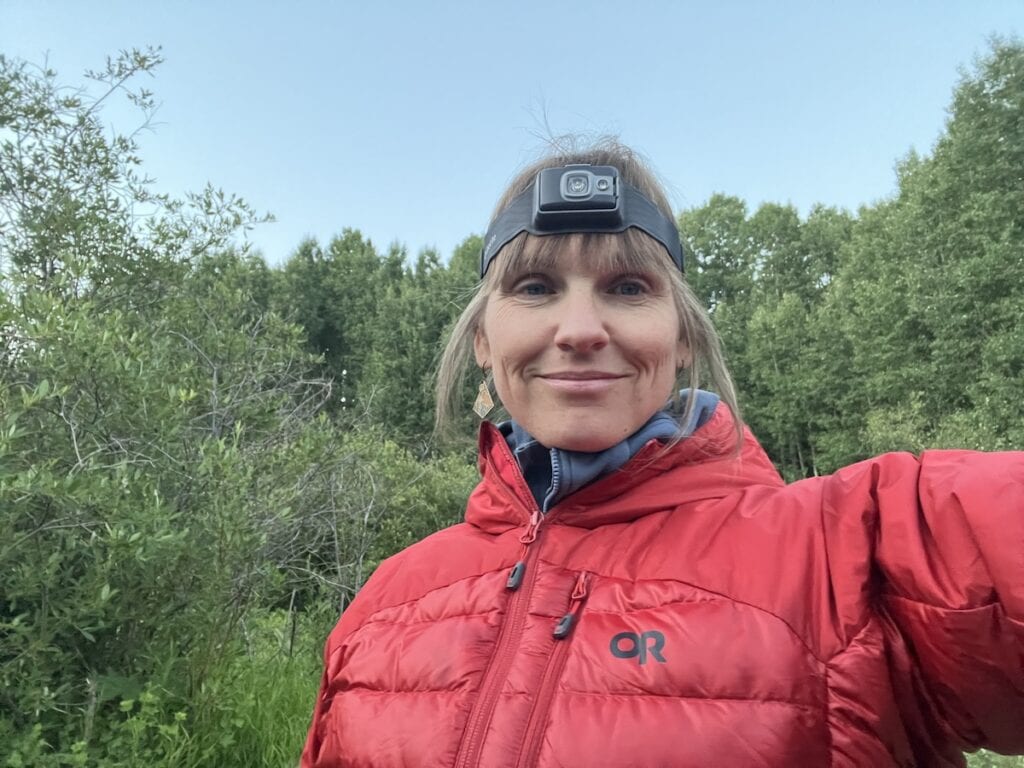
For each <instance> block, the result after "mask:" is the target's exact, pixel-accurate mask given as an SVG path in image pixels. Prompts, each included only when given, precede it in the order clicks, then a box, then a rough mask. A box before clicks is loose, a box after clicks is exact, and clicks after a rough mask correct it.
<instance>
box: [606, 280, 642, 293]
mask: <svg viewBox="0 0 1024 768" xmlns="http://www.w3.org/2000/svg"><path fill="white" fill-rule="evenodd" d="M612 292H613V293H617V294H619V295H620V296H642V295H643V294H644V293H646V292H647V288H646V287H645V286H644V284H643V283H641V282H640V281H638V280H621V281H619V282H618V283H616V284H615V285H614V286H613V288H612Z"/></svg>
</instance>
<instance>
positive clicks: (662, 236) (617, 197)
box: [480, 165, 683, 277]
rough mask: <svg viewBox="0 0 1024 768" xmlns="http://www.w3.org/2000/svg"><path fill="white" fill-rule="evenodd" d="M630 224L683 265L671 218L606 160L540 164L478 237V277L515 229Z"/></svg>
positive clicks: (558, 230) (602, 228) (620, 228)
mask: <svg viewBox="0 0 1024 768" xmlns="http://www.w3.org/2000/svg"><path fill="white" fill-rule="evenodd" d="M630 227H636V228H637V229H639V230H642V231H643V232H646V233H647V234H648V235H650V236H651V237H653V238H654V239H655V240H657V241H658V242H659V243H661V244H662V245H663V246H665V250H666V251H667V252H668V255H669V257H670V258H671V259H672V261H673V262H674V263H675V264H676V266H678V267H679V269H680V270H682V269H683V246H682V243H681V242H680V241H679V230H678V229H676V225H675V222H673V221H672V220H671V219H669V218H668V217H666V216H665V214H663V213H662V212H661V210H660V209H659V208H658V206H656V205H655V204H654V203H652V202H651V201H650V200H648V199H647V198H646V197H645V196H644V195H643V194H642V193H641V192H640V191H639V190H638V189H636V188H635V187H633V186H631V185H629V184H627V183H626V182H624V181H622V180H621V179H620V178H619V172H618V169H617V168H615V167H614V166H610V165H566V166H564V167H561V168H545V169H544V170H542V171H541V172H540V173H538V174H537V178H536V179H534V181H533V183H532V184H531V185H530V186H529V187H527V188H526V190H524V191H523V192H521V193H520V194H519V195H517V196H516V197H515V198H513V200H512V202H510V203H509V204H508V206H506V207H505V209H504V210H503V211H502V212H501V213H499V214H498V215H497V216H496V217H495V219H494V221H493V222H491V226H490V227H488V229H487V234H486V235H485V236H484V247H483V250H482V252H481V254H480V276H481V277H483V276H484V275H485V274H486V273H487V269H488V268H489V267H490V266H491V262H492V261H494V257H495V256H497V255H498V252H499V251H500V250H501V249H502V248H503V247H504V246H505V245H507V244H508V242H509V241H510V240H512V239H513V238H514V237H516V236H517V235H519V234H520V233H521V232H529V233H530V234H533V235H554V234H567V233H574V232H613V233H614V232H624V231H625V230H627V229H629V228H630Z"/></svg>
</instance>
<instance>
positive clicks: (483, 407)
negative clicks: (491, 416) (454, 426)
mask: <svg viewBox="0 0 1024 768" xmlns="http://www.w3.org/2000/svg"><path fill="white" fill-rule="evenodd" d="M493 407H494V400H493V398H492V397H491V388H490V387H489V386H487V379H484V380H483V381H481V382H480V387H479V388H478V389H477V391H476V400H474V401H473V413H475V414H476V415H477V416H479V417H480V418H481V419H484V418H487V414H488V413H490V412H491V408H493Z"/></svg>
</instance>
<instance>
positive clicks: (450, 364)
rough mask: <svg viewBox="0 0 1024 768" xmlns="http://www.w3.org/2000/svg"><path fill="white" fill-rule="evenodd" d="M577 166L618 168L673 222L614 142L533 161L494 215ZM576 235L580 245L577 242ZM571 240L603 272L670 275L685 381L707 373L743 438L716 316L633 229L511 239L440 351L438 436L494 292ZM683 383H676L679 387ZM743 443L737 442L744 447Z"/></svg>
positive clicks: (446, 427)
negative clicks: (538, 183) (687, 356)
mask: <svg viewBox="0 0 1024 768" xmlns="http://www.w3.org/2000/svg"><path fill="white" fill-rule="evenodd" d="M570 163H586V164H589V165H614V166H615V167H616V168H618V170H619V174H620V177H621V178H622V179H623V180H624V181H625V182H626V183H628V184H630V185H632V186H633V187H635V188H636V189H638V190H639V191H640V192H641V193H643V195H644V196H645V197H647V198H648V199H649V200H651V201H652V202H653V203H654V204H655V205H657V206H658V208H659V209H660V210H661V211H662V213H664V214H665V215H666V216H667V217H668V218H669V219H670V220H673V219H674V217H673V215H672V210H671V208H670V207H669V204H668V200H667V198H666V196H665V193H664V192H663V191H662V189H661V186H660V184H659V183H658V181H657V179H656V178H655V176H654V174H653V173H652V172H651V171H650V170H649V169H648V168H647V166H646V165H645V164H644V163H643V161H641V160H640V158H639V157H638V156H637V155H636V153H634V152H633V151H632V150H631V149H629V148H628V147H625V146H623V145H622V144H620V143H619V142H618V141H616V140H614V139H606V140H603V141H602V142H600V143H599V144H596V145H594V146H593V147H590V148H588V149H585V150H582V151H573V150H571V149H570V150H568V151H563V150H557V149H556V151H554V152H552V153H550V154H549V155H547V156H546V157H544V158H542V159H541V160H539V161H537V162H535V163H533V164H532V165H530V166H529V167H528V168H526V169H525V170H523V171H522V172H521V173H519V174H518V175H517V176H516V177H515V179H513V180H512V183H511V184H509V186H508V189H506V191H505V193H504V194H503V195H502V196H501V199H500V200H499V201H498V205H497V206H496V208H495V212H494V215H493V216H492V219H493V218H494V217H496V216H497V215H498V214H499V213H500V212H501V211H502V210H503V209H504V208H505V206H507V205H508V204H509V202H510V201H511V200H512V199H513V198H514V197H516V195H518V194H520V193H521V192H523V191H524V190H525V189H527V188H528V187H529V186H530V184H532V183H533V180H534V179H535V178H536V176H537V174H538V173H539V172H540V171H541V170H543V169H544V168H553V167H558V166H562V165H568V164H570ZM574 240H575V242H574ZM570 245H578V247H579V248H580V249H581V252H584V253H586V254H587V258H588V260H592V261H593V262H594V263H595V264H597V265H598V267H599V268H600V269H602V270H604V269H616V270H623V271H628V272H641V273H642V272H648V273H653V274H656V275H658V276H659V277H661V278H663V279H664V280H665V281H666V283H667V284H668V285H669V287H670V290H671V294H672V298H673V301H674V303H675V306H676V312H677V314H678V316H679V326H680V332H681V334H682V339H683V340H684V341H685V342H686V344H687V346H688V347H689V349H690V352H691V354H692V361H691V364H690V366H689V368H688V369H687V375H686V381H685V385H686V386H687V387H689V388H690V389H694V390H695V389H698V388H699V387H700V384H701V380H702V377H703V374H704V373H705V372H706V373H707V376H708V378H709V380H710V383H711V385H712V386H713V388H714V389H715V391H716V392H717V393H718V395H719V397H721V399H722V401H723V402H724V403H725V404H726V405H727V406H728V407H729V410H731V411H732V414H733V417H734V419H735V421H736V429H737V438H739V437H740V436H741V435H742V431H743V423H742V420H741V419H740V410H739V405H738V403H737V401H736V391H735V388H734V386H733V382H732V376H731V375H730V374H729V369H728V368H727V367H726V365H725V359H724V357H723V355H722V349H721V343H720V341H719V337H718V333H717V331H715V329H714V326H713V325H712V324H711V318H710V317H709V316H708V313H707V310H705V309H704V307H703V305H702V304H701V303H700V300H699V299H698V298H697V296H696V295H695V294H694V293H693V290H692V289H691V288H690V286H689V285H688V284H687V283H686V281H685V280H684V279H683V275H682V273H681V272H680V271H679V269H678V268H677V267H676V266H675V264H673V263H672V260H671V258H670V257H669V255H668V253H667V252H666V250H665V247H664V246H663V245H662V244H661V243H659V242H658V241H657V240H655V239H654V238H653V237H651V236H649V235H648V234H646V233H645V232H642V231H640V230H638V229H635V228H631V229H627V230H626V231H625V232H621V233H615V234H604V233H586V234H580V233H574V234H564V235H544V236H537V235H531V234H528V233H525V232H524V233H522V234H520V235H518V236H517V237H516V238H514V239H513V240H511V241H510V242H509V243H508V244H507V245H506V246H505V247H504V248H502V249H501V251H500V252H499V253H498V256H497V257H496V258H495V259H494V261H493V262H492V263H491V266H490V268H489V269H488V270H487V274H486V275H485V276H484V279H483V280H482V281H481V282H480V283H479V285H478V286H477V288H476V290H475V292H474V293H473V297H472V298H471V299H470V301H469V304H468V305H467V306H466V308H465V309H464V310H463V311H462V314H461V315H460V316H459V319H458V320H457V321H456V323H455V325H454V327H453V328H452V332H451V335H450V336H449V338H448V343H447V344H446V345H445V348H444V352H443V353H442V355H441V361H440V364H439V366H438V371H437V406H436V412H435V425H436V428H437V431H438V433H439V434H442V435H443V434H445V433H447V432H449V431H450V429H451V424H452V421H453V419H454V416H455V414H456V413H457V411H458V408H459V406H460V405H461V402H460V401H461V399H462V393H463V384H464V381H465V375H466V370H467V368H468V367H469V362H470V360H472V359H473V340H474V337H475V336H476V332H477V329H478V328H479V327H480V323H481V321H482V319H483V315H484V310H485V309H486V307H487V300H488V297H489V296H490V295H491V294H492V293H493V292H494V291H495V290H500V289H501V288H502V287H503V286H507V285H508V284H509V283H510V282H511V281H512V280H514V279H516V277H517V276H518V275H522V274H524V272H533V271H543V270H544V269H546V268H550V267H551V265H553V264H554V263H555V262H556V260H557V258H558V255H559V253H562V252H564V250H565V249H566V248H567V247H568V246H570ZM680 383H681V382H677V386H676V391H678V389H679V386H678V384H680ZM695 403H696V399H695V398H692V397H691V398H689V400H688V402H687V404H686V409H685V411H684V412H683V415H682V417H681V421H682V423H684V424H685V423H687V422H688V421H689V419H690V417H691V415H692V413H693V409H694V407H695ZM738 445H739V441H737V446H738Z"/></svg>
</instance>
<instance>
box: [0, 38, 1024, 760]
mask: <svg viewBox="0 0 1024 768" xmlns="http://www.w3.org/2000/svg"><path fill="white" fill-rule="evenodd" d="M158 64H159V56H158V54H156V53H155V52H153V51H130V52H125V53H123V54H121V55H120V56H119V57H116V58H114V59H113V60H111V61H110V62H109V63H108V66H107V67H106V68H105V69H104V70H102V71H99V72H95V73H90V75H89V80H88V82H89V85H88V86H87V87H85V88H81V89H77V88H69V87H67V86H64V85H63V84H62V83H61V82H60V81H59V80H58V78H57V75H56V73H53V72H50V71H47V70H45V69H43V70H41V69H38V68H36V67H33V66H31V65H29V64H26V63H24V62H19V61H12V60H8V59H6V58H2V57H0V288H2V291H0V760H2V761H3V764H5V765H7V766H65V765H67V766H137V765H154V766H160V765H167V766H171V765H174V766H225V767H229V766H236V765H237V766H254V765H261V766H262V765H266V766H278V765H292V764H294V762H295V760H296V757H297V754H298V752H299V750H300V748H301V742H302V739H303V736H304V733H305V729H306V726H307V724H308V716H309V711H310V708H311V702H312V697H313V694H314V691H315V688H316V684H317V680H318V678H319V666H320V656H319V651H320V646H321V643H322V640H323V638H324V636H325V635H326V633H327V632H328V631H329V628H330V627H331V626H332V625H333V623H334V621H335V619H336V617H337V614H338V613H339V611H340V610H342V609H343V608H344V606H345V605H346V604H347V602H348V601H349V600H350V599H351V597H352V595H353V594H354V593H355V591H356V590H357V589H358V588H359V586H360V585H361V584H362V583H363V582H364V581H365V579H366V577H367V576H368V575H369V574H370V573H371V572H372V570H373V568H374V567H375V566H376V564H377V563H379V562H380V560H381V559H382V558H384V557H386V556H388V555H389V554H390V553H392V552H394V551H396V550H398V549H400V548H402V547H404V546H407V545H408V544H409V543H411V542H413V541H415V540H417V539H419V538H422V537H423V536H425V535H427V534H428V533H430V532H432V531H434V530H437V529H438V528H440V527H442V526H444V525H447V524H450V523H452V522H454V521H456V520H457V519H458V518H459V516H460V511H461V508H462V505H463V502H464V499H465V497H466V495H467V494H468V492H469V490H470V489H471V488H472V486H473V484H474V482H475V469H474V467H473V460H472V451H471V447H470V446H469V445H468V444H466V445H455V446H452V445H445V446H442V445H439V444H438V443H437V442H436V441H434V440H433V439H432V435H431V429H432V426H431V414H432V409H433V395H432V392H431V389H432V370H433V368H434V365H435V362H436V356H437V353H438V348H439V343H440V340H441V339H442V338H443V336H444V333H445V331H446V329H447V328H448V327H449V326H450V324H451V322H452V320H453V319H454V317H455V316H456V315H457V313H458V311H459V309H460V308H461V306H462V304H463V302H464V301H465V299H466V297H467V295H468V293H469V292H470V291H471V290H472V287H473V285H474V282H475V261H476V254H477V253H478V252H479V246H480V242H479V238H477V237H475V236H470V237H468V238H467V239H466V240H465V242H464V243H463V244H462V245H461V246H460V247H459V248H457V249H456V251H455V253H454V254H453V255H452V256H451V258H450V259H448V260H447V261H445V260H443V259H442V258H441V256H440V255H439V254H437V253H435V252H432V251H424V252H423V253H421V254H419V256H418V257H416V258H410V257H409V256H408V254H406V253H405V252H403V251H402V250H400V249H398V248H391V249H389V250H387V251H383V252H382V251H379V250H378V249H377V248H376V247H375V246H374V245H373V244H372V243H371V242H370V241H368V240H367V239H365V238H364V237H363V236H362V235H361V234H360V233H359V232H358V231H355V230H345V231H343V232H342V233H341V234H340V235H338V236H337V237H335V238H333V239H332V240H331V241H330V242H329V243H327V244H321V243H317V242H315V241H312V240H310V241H306V242H303V243H299V244H297V247H296V249H295V251H294V252H293V254H292V255H291V257H290V258H289V259H288V260H287V261H286V262H285V263H284V264H282V265H281V266H279V267H270V266H268V265H267V264H266V263H265V262H264V261H263V260H262V259H261V258H259V257H258V256H256V255H253V254H251V253H250V252H249V251H248V249H247V248H246V247H245V246H244V245H242V246H240V245H239V244H238V243H239V239H238V234H239V233H240V232H243V233H244V232H245V231H246V230H247V229H248V228H250V227H251V226H253V225H255V224H257V223H258V222H259V221H261V220H262V219H263V218H264V217H262V216H260V215H258V214H257V213H256V212H254V211H253V210H251V209H250V208H249V207H248V206H247V205H246V204H245V203H244V201H243V200H241V199H239V198H236V197H234V196H231V195H228V194H225V193H224V192H222V191H220V190H217V189H215V188H207V189H205V190H203V191H201V192H199V193H196V194H194V195H190V196H188V197H187V198H185V199H183V200H174V199H170V198H168V197H166V196H162V195H160V194H158V193H157V192H155V191H154V189H153V185H152V184H151V183H150V182H149V180H148V179H147V178H146V177H145V175H144V171H143V168H142V161H141V159H140V158H139V157H138V154H137V149H136V144H135V141H134V139H133V137H132V136H131V135H128V136H125V135H118V134H110V133H109V132H108V131H107V130H106V129H105V128H104V127H103V123H102V121H101V119H100V115H101V113H102V107H103V105H104V104H105V103H106V102H107V101H109V100H111V99H119V98H120V99H128V100H129V101H131V102H132V103H134V104H135V105H136V106H137V107H138V108H139V110H140V114H141V122H142V124H143V125H145V123H146V120H147V119H148V115H149V113H150V110H151V109H152V106H153V101H152V97H151V95H150V94H149V93H147V92H146V91H145V90H140V89H138V88H137V87H136V85H135V83H136V82H137V80H138V76H139V75H140V74H144V73H149V72H151V71H152V70H153V69H154V68H155V67H156V66H157V65H158ZM680 225H681V231H682V232H683V233H684V234H685V237H686V239H687V245H688V248H689V251H690V253H691V254H692V258H691V262H690V263H691V264H692V265H693V266H691V268H690V270H689V273H688V277H689V278H690V280H691V281H692V283H693V285H694V286H695V288H696V289H697V291H698V293H699V295H701V296H702V297H703V298H704V299H705V301H706V302H707V304H708V306H709V307H710V308H711V311H712V314H713V316H714V319H715V323H716V326H717V327H718V328H719V330H720V332H721V333H722V335H723V338H724V343H725V348H726V350H727V351H728V353H729V360H730V364H731V367H732V369H733V371H734V374H735V376H736V379H737V384H738V389H739V391H740V393H741V403H742V406H743V408H744V412H745V417H746V418H747V419H748V421H749V422H750V424H751V426H752V427H753V428H754V430H755V432H756V433H757V434H758V435H759V437H760V439H761V440H762V442H763V443H764V445H765V447H766V449H767V450H768V452H769V454H770V455H771V456H772V458H773V459H774V460H775V461H776V463H777V465H778V466H779V468H780V470H781V471H782V472H783V474H784V475H785V476H786V477H787V478H789V479H797V478H800V477H805V476H811V475H815V474H819V473H825V472H829V471H832V470H834V469H835V468H837V467H839V466H842V465H844V464H847V463H850V462H852V461H856V460H858V459H861V458H864V457H866V456H868V455H871V454H874V453H877V452H879V451H885V450H896V449H909V450H920V449H922V448H924V447H926V446H953V445H958V446H966V447H971V448H980V449H987V450H997V449H1004V448H1012V447H1020V446H1021V445H1022V444H1024V422H1022V420H1021V418H1020V416H1019V402H1020V394H1021V392H1024V47H1022V46H1021V45H1020V44H1019V43H1018V42H1015V41H995V42H993V44H992V47H991V50H990V51H989V52H988V54H987V56H985V57H984V58H983V59H982V60H980V61H979V62H977V63H976V65H975V67H974V68H973V69H972V70H971V71H968V72H966V73H965V74H964V76H963V79H962V81H961V82H960V83H959V85H958V87H957V89H956V92H955V95H954V99H953V102H952V104H951V106H950V112H949V120H948V123H947V125H946V128H945V130H944V132H943V134H942V136H941V138H940V140H939V141H938V142H937V144H936V146H935V147H934V149H933V151H932V153H931V154H930V155H928V156H923V157H922V156H916V155H909V156H908V157H906V158H904V159H903V160H902V161H901V162H900V164H899V185H898V191H897V192H896V194H895V195H894V196H893V197H892V198H891V199H888V200H885V201H883V202H881V203H879V204H878V205H875V206H872V207H865V208H862V209H860V210H859V211H857V212H856V213H851V212H849V211H845V210H838V209H835V208H830V207H828V206H826V205H820V206H818V207H816V208H815V209H814V210H813V211H812V212H811V213H810V214H809V215H808V216H807V217H805V218H801V217H800V216H799V215H798V214H797V212H796V211H795V209H793V208H792V207H789V206H783V205H775V204H766V205H762V206H761V207H760V208H758V209H757V210H755V211H750V210H748V208H747V206H746V204H745V203H744V202H743V201H742V200H740V199H738V198H735V197H729V196H726V195H717V196H715V197H713V198H711V199H710V200H709V201H707V203H705V204H704V205H702V206H700V207H698V208H694V209H691V210H687V211H683V212H682V213H681V214H680ZM243 242H244V241H243ZM464 432H465V433H466V434H467V435H468V434H471V432H472V424H471V422H470V421H469V420H468V417H467V420H466V424H465V430H464ZM971 762H972V765H976V766H980V765H1020V764H1022V763H1021V762H1020V761H1015V760H1014V759H1012V758H999V757H997V756H993V755H991V754H988V753H979V754H977V755H975V756H973V757H972V758H971Z"/></svg>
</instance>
